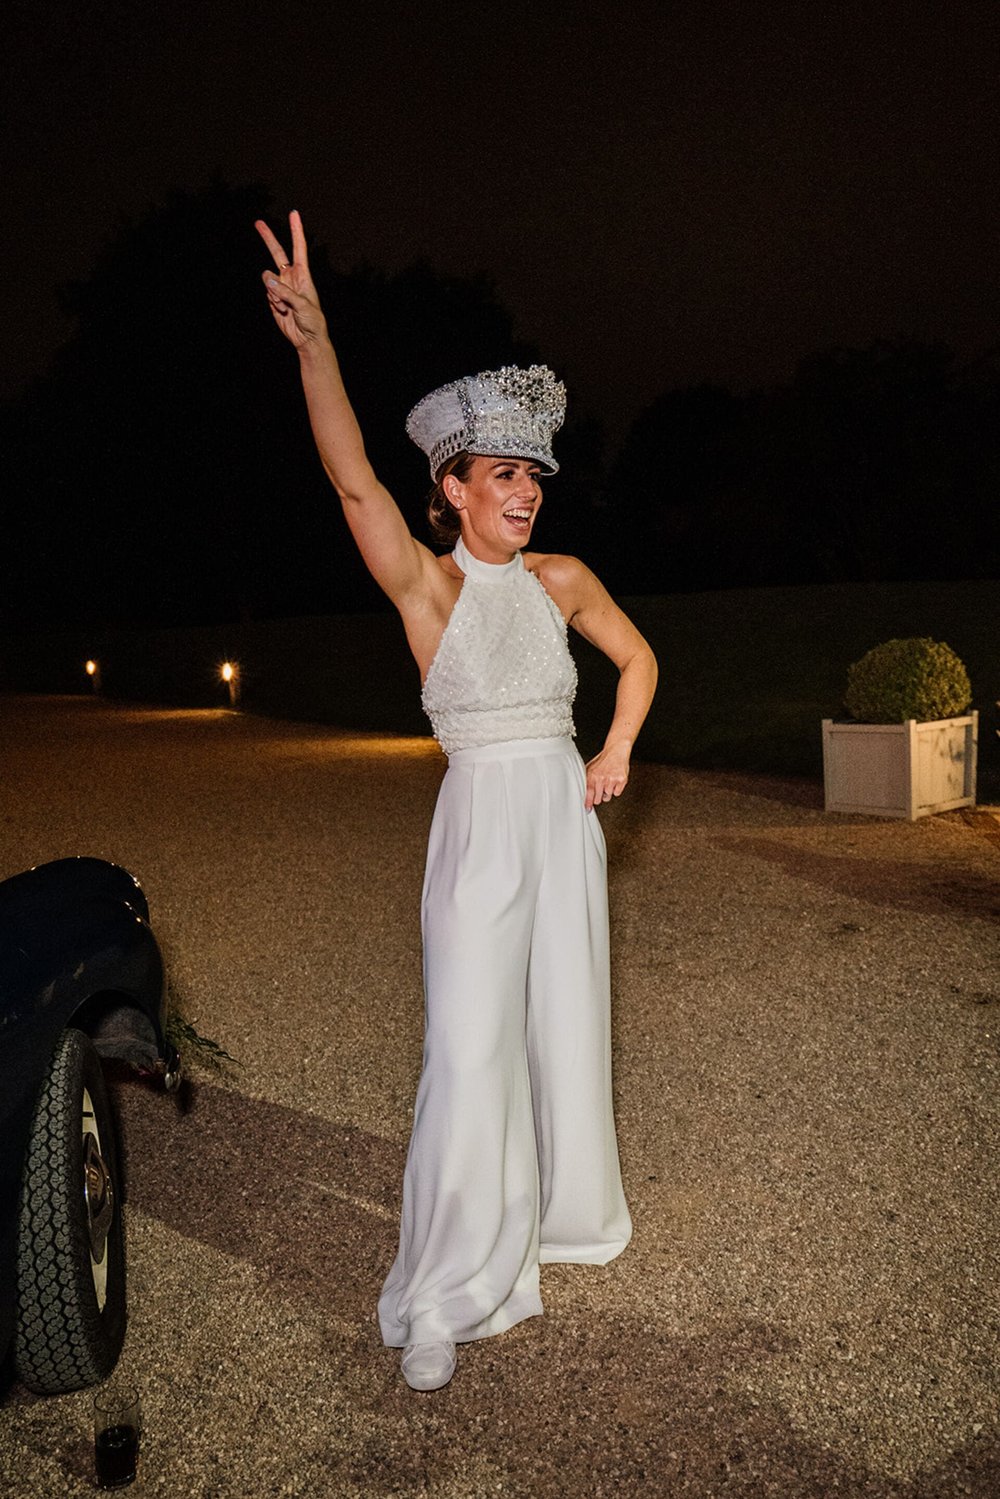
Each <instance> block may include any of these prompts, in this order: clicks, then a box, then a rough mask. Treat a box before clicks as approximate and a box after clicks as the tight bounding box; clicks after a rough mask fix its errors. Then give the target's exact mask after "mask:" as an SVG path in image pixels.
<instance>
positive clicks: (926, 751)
mask: <svg viewBox="0 0 1000 1499" xmlns="http://www.w3.org/2000/svg"><path fill="white" fill-rule="evenodd" d="M978 725H979V715H978V713H975V712H973V713H966V714H964V715H963V716H962V717H961V718H942V719H938V720H937V721H935V722H933V723H918V722H917V720H916V719H913V718H910V719H907V721H906V723H841V722H839V721H838V720H837V719H833V718H824V720H823V789H824V793H825V797H826V810H827V811H828V812H864V813H868V814H870V815H871V816H872V817H905V818H906V819H907V821H909V822H914V821H915V820H916V819H917V818H918V817H927V816H929V814H930V813H932V812H951V811H952V810H953V809H954V808H955V807H970V806H972V805H973V803H974V802H975V800H976V734H977V730H978Z"/></svg>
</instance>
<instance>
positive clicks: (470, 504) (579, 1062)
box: [257, 213, 656, 1390]
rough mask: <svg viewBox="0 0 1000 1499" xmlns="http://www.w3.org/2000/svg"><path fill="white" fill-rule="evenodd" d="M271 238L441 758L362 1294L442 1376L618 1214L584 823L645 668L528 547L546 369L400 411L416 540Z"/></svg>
mask: <svg viewBox="0 0 1000 1499" xmlns="http://www.w3.org/2000/svg"><path fill="white" fill-rule="evenodd" d="M290 223H291V233H292V247H293V249H292V259H291V261H289V260H288V257H287V256H286V254H285V251H284V249H283V247H282V245H281V244H280V242H279V241H278V240H277V238H276V237H275V235H274V234H273V233H272V232H271V230H270V229H269V228H268V227H267V225H266V224H263V223H258V225H257V228H258V230H259V232H260V234H261V237H262V238H263V240H264V242H265V244H266V245H267V246H268V249H269V250H270V252H271V254H272V256H273V258H274V263H275V266H276V267H277V273H275V272H272V271H268V272H265V274H264V284H265V287H266V289H267V296H268V301H269V303H270V307H271V311H272V313H273V315H274V319H275V322H276V323H277V325H278V327H279V328H280V330H281V332H282V333H283V334H284V335H285V337H286V338H287V339H288V341H289V342H290V343H291V344H292V345H293V346H294V348H295V349H296V350H297V351H298V355H299V366H300V372H301V376H302V383H303V387H304V390H305V396H306V402H307V405H308V408H309V417H310V421H311V423H312V429H313V435H314V437H315V439H316V445H317V447H318V449H319V453H320V457H321V459H322V461H323V466H324V468H325V470H326V472H327V474H328V476H329V478H330V481H331V483H332V484H333V485H334V487H335V489H336V491H337V493H338V495H339V496H340V500H341V504H342V505H343V509H344V514H345V517H346V519H347V523H348V525H349V527H350V529H351V532H352V534H353V536H354V540H355V542H356V543H357V546H358V548H359V550H360V552H361V555H362V557H363V558H364V560H365V562H366V564H367V566H368V568H369V570H370V572H371V573H372V576H373V577H374V578H375V580H376V582H377V583H378V584H379V585H380V587H381V588H383V589H384V591H385V592H386V594H388V596H389V598H390V599H391V600H392V601H393V603H394V604H395V605H396V607H397V609H398V610H399V613H400V615H401V616H402V620H403V624H404V626H405V629H406V635H407V640H408V641H409V645H410V649H411V651H412V652H413V656H414V659H415V660H416V663H417V666H418V668H419V670H420V676H421V680H422V681H423V702H424V707H425V708H426V710H427V713H428V715H429V717H430V719H431V723H432V725H433V728H434V733H435V735H436V737H437V739H438V741H439V743H440V745H441V747H442V749H443V750H444V751H445V753H446V754H447V755H448V771H447V774H446V775H445V778H444V781H443V783H442V786H441V791H440V795H439V797H438V803H437V808H436V810H435V813H434V820H433V823H432V826H431V832H430V841H429V847H428V855H427V869H426V875H425V880H424V895H423V910H422V915H423V938H424V980H425V990H426V1031H425V1043H424V1066H423V1072H422V1075H421V1079H420V1086H419V1090H418V1093H417V1102H416V1107H415V1110H414V1122H413V1134H412V1138H411V1141H410V1150H409V1155H408V1157H407V1164H406V1172H405V1176H404V1181H403V1209H402V1220H401V1227H400V1243H399V1252H398V1254H397V1256H396V1260H395V1263H394V1264H393V1266H392V1269H391V1270H390V1272H389V1275H388V1277H387V1279H386V1282H385V1285H384V1287H383V1291H382V1296H381V1299H380V1302H379V1319H380V1324H381V1329H382V1336H383V1339H384V1341H385V1343H386V1344H387V1345H388V1346H390V1347H398V1348H402V1349H403V1350H404V1351H403V1358H402V1370H403V1375H404V1378H405V1379H406V1381H407V1383H408V1384H409V1385H410V1386H411V1388H413V1389H416V1390H433V1389H439V1388H440V1387H441V1386H442V1385H445V1384H447V1383H448V1381H449V1379H450V1378H451V1376H452V1374H453V1372H454V1369H455V1345H456V1343H463V1342H472V1341H474V1340H475V1339H478V1338H484V1337H489V1336H491V1335H493V1334H494V1333H499V1332H503V1331H504V1330H505V1329H506V1328H508V1327H511V1326H513V1324H514V1323H516V1322H519V1321H521V1320H522V1319H523V1318H525V1317H531V1316H536V1315H538V1314H539V1313H540V1312H541V1310H542V1304H541V1298H540V1294H539V1268H538V1267H539V1264H540V1263H542V1262H545V1261H549V1260H557V1261H566V1262H575V1263H590V1264H604V1263H606V1262H607V1261H608V1260H610V1259H613V1258H614V1257H615V1255H617V1254H620V1253H621V1251H622V1250H623V1249H624V1248H625V1246H626V1244H627V1243H628V1241H629V1237H630V1235H631V1231H632V1225H631V1221H630V1219H629V1213H628V1208H627V1207H626V1204H625V1197H624V1193H623V1191H622V1183H621V1174H620V1171H619V1165H618V1147H617V1141H616V1136H615V1123H614V1114H613V1110H612V1098H611V1056H610V1051H611V1041H610V978H609V972H610V968H609V952H608V904H607V878H606V862H605V847H604V837H603V834H602V832H601V827H600V824H599V822H598V820H597V817H596V814H595V811H594V808H595V806H596V805H597V804H598V803H601V802H606V801H609V800H610V799H611V797H613V796H619V795H620V794H621V792H622V791H623V790H624V788H625V785H626V782H627V780H628V773H629V762H630V757H631V752H632V745H633V743H634V741H635V737H636V734H637V733H638V732H639V729H640V727H641V726H642V723H643V720H644V719H645V716H646V713H647V711H648V709H649V705H650V701H651V699H652V695H653V689H654V687H655V683H656V663H655V661H654V659H653V654H652V652H651V651H650V649H649V646H648V645H647V644H646V642H645V641H644V640H643V638H642V636H641V635H640V634H639V632H638V630H637V629H636V628H635V626H634V625H633V624H632V623H631V621H630V620H629V619H628V618H627V617H626V616H625V615H624V614H623V613H622V611H621V610H620V609H619V608H618V606H617V605H616V604H615V603H614V602H613V600H612V599H611V598H610V597H609V595H608V594H607V592H606V591H605V589H604V588H603V587H602V586H601V584H600V583H599V581H598V580H597V578H596V577H595V576H594V574H593V573H592V572H590V570H589V569H588V568H586V567H584V565H583V564H582V563H581V562H579V561H577V559H576V558H574V557H564V556H557V555H554V554H551V553H545V552H534V551H528V550H527V546H528V543H529V541H530V539H531V535H532V531H533V528H534V525H535V522H536V519H537V517H538V512H539V509H540V507H541V504H542V491H541V482H540V481H541V478H542V476H543V475H546V474H554V473H555V472H556V471H557V469H558V464H557V463H556V461H555V459H554V457H553V455H552V437H553V434H554V433H555V432H556V431H557V430H558V429H559V427H560V426H561V425H562V421H563V415H564V412H565V405H566V392H565V390H564V388H563V386H562V385H561V384H559V383H558V382H557V380H556V379H555V376H554V375H553V374H552V372H551V370H549V369H546V368H545V367H544V366H542V365H532V366H531V368H530V369H518V368H515V367H511V366H507V367H505V368H503V369H499V370H486V371H483V372H482V373H480V374H478V375H470V376H466V377H464V378H462V379H460V380H455V381H453V382H451V383H450V384H448V385H444V386H442V387H441V388H440V389H438V390H435V391H432V392H431V393H430V394H429V395H427V396H425V397H424V398H423V400H422V401H420V402H418V404H417V405H416V406H415V407H414V408H413V410H412V411H411V412H410V415H409V417H408V419H407V424H406V426H407V432H408V433H409V435H410V436H411V437H412V438H413V440H414V441H415V442H416V443H417V444H418V446H419V447H420V448H422V450H423V451H424V452H425V453H426V455H427V458H428V461H429V464H430V471H431V478H432V479H433V481H434V485H435V488H434V492H433V494H432V496H431V502H430V520H431V527H432V530H433V531H434V534H435V535H436V537H437V539H439V540H441V541H443V542H445V543H446V544H448V545H453V547H454V550H453V551H452V552H450V554H448V555H446V556H443V557H437V556H435V555H434V553H433V552H431V551H430V550H429V548H427V547H426V546H424V545H423V544H422V543H421V542H419V541H417V540H416V538H414V537H413V536H411V535H410V533H409V531H408V529H407V527H406V523H405V521H404V519H403V516H402V514H401V512H400V511H399V509H398V507H397V506H396V504H395V501H394V500H393V499H392V497H391V495H390V494H389V493H388V492H387V491H386V489H385V488H384V487H383V486H382V484H381V483H380V482H379V481H378V479H377V478H376V476H375V473H374V470H373V469H372V466H371V464H370V462H369V460H368V457H367V454H366V452H365V448H364V443H363V441H362V437H361V432H360V429H359V427H358V423H357V420H356V418H355V415H354V411H353V409H352V407H351V404H350V402H349V400H348V398H347V393H346V391H345V390H344V385H343V381H342V379H341V376H340V370H339V366H338V364H337V358H336V355H335V354H334V351H333V346H332V344H331V342H330V339H329V335H328V333H327V327H326V321H325V319H324V317H323V314H322V311H321V310H320V307H319V303H318V300H317V297H316V290H315V287H314V285H313V282H312V278H311V276H310V273H309V263H308V256H307V252H306V243H305V235H304V232H303V229H302V222H301V220H300V218H299V215H298V214H297V213H293V214H292V215H291V221H290ZM567 626H572V627H573V628H574V629H575V630H577V631H579V633H580V634H582V635H583V636H584V637H585V638H586V639H587V640H589V641H591V643H592V644H594V645H596V646H597V647H598V648H599V649H600V650H602V651H603V652H604V653H605V654H606V655H607V656H608V657H610V659H611V660H612V661H613V662H614V663H615V665H616V666H617V667H618V669H619V673H620V677H619V685H618V693H617V699H616V705H615V714H614V718H613V721H612V724H611V728H610V730H609V732H608V735H607V738H606V740H605V743H604V746H603V748H602V750H601V751H600V753H599V754H598V755H596V756H595V757H594V758H593V759H592V760H591V761H590V763H589V764H588V765H586V766H584V764H583V762H582V761H581V759H580V756H579V755H578V754H577V751H576V748H575V746H574V744H573V733H574V730H573V699H574V695H575V692H576V669H575V667H574V665H573V660H572V657H571V656H570V653H569V650H568V647H567Z"/></svg>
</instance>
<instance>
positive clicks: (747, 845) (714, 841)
mask: <svg viewBox="0 0 1000 1499" xmlns="http://www.w3.org/2000/svg"><path fill="white" fill-rule="evenodd" d="M708 842H709V843H710V844H711V845H712V846H713V847H714V848H720V849H725V850H726V851H727V852H729V853H736V854H744V855H750V856H751V857H752V858H756V859H764V860H765V861H766V862H767V863H769V864H775V865H777V866H778V867H779V868H780V869H782V870H783V871H784V872H785V873H786V874H788V875H791V876H792V878H793V879H799V880H806V881H808V883H809V884H811V885H819V886H821V887H822V888H823V889H824V890H831V891H833V892H834V893H835V894H837V895H844V896H847V897H849V898H850V899H852V900H866V901H870V902H871V904H872V905H876V906H895V907H898V908H899V909H900V910H905V911H919V912H922V913H926V914H930V915H936V916H937V915H941V914H953V913H954V912H956V911H958V912H960V913H961V914H962V915H963V916H974V917H978V918H979V920H981V921H1000V887H998V885H997V882H996V880H995V879H989V878H987V877H986V876H985V875H980V874H976V873H974V872H972V871H970V870H964V869H957V868H955V867H954V866H950V865H947V864H933V863H927V864H914V863H903V862H901V861H897V860H893V859H871V858H865V859H864V860H862V859H851V858H844V857H835V856H833V855H830V854H823V853H820V852H819V851H818V850H817V849H810V848H801V847H790V846H789V845H788V844H785V843H780V842H778V841H777V840H776V839H774V838H767V837H754V836H752V835H748V836H741V837H738V838H732V837H725V836H716V837H711V838H709V839H708Z"/></svg>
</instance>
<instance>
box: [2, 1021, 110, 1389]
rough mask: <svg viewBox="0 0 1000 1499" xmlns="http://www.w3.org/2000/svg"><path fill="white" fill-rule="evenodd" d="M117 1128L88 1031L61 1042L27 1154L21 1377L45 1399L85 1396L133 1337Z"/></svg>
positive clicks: (20, 1267) (18, 1349) (18, 1335)
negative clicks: (128, 1332) (128, 1333)
mask: <svg viewBox="0 0 1000 1499" xmlns="http://www.w3.org/2000/svg"><path fill="white" fill-rule="evenodd" d="M121 1202H122V1199H121V1190H120V1180H119V1171H118V1152H117V1149H116V1139H115V1129H114V1120H113V1116H112V1113H111V1104H110V1101H109V1099H108V1091H107V1087H106V1086H105V1082H104V1074H103V1072H102V1070H101V1063H100V1058H99V1057H98V1055H97V1053H96V1051H95V1050H94V1048H93V1046H92V1045H91V1043H90V1041H89V1040H88V1038H87V1037H86V1036H85V1035H84V1034H83V1033H82V1031H76V1030H67V1031H64V1032H63V1034H62V1036H61V1037H60V1038H59V1044H58V1045H57V1046H56V1049H55V1051H54V1052H53V1055H52V1060H51V1062H50V1064H49V1070H48V1073H47V1074H46V1078H45V1081H44V1083H43V1084H42V1088H41V1091H40V1093H39V1095H38V1102H37V1103H36V1105H35V1113H34V1117H33V1119H32V1123H31V1134H30V1137H29V1141H28V1149H27V1152H26V1155H25V1164H24V1176H23V1180H22V1187H21V1200H20V1207H19V1220H18V1247H17V1323H16V1328H15V1335H14V1360H15V1365H16V1368H17V1373H18V1376H19V1378H20V1379H21V1380H22V1382H23V1383H24V1384H26V1385H27V1386H28V1388H29V1389H31V1390H35V1391H37V1392H38V1393H39V1394H47V1395H56V1394H63V1393H65V1392H67V1391H69V1390H79V1389H83V1388H84V1387H85V1386H87V1385H92V1384H96V1383H97V1382H98V1381H100V1380H101V1379H104V1378H105V1377H106V1376H107V1375H108V1374H110V1372H111V1370H112V1369H113V1368H114V1366H115V1364H116V1362H117V1360H118V1355H119V1353H120V1352H121V1347H122V1343H123V1341H124V1338H125V1320H126V1313H125V1244H124V1235H123V1227H122V1210H121Z"/></svg>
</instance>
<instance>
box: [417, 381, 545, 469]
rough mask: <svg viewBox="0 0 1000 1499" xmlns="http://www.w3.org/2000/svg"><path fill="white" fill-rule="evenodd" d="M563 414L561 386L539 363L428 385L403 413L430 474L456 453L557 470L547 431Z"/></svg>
mask: <svg viewBox="0 0 1000 1499" xmlns="http://www.w3.org/2000/svg"><path fill="white" fill-rule="evenodd" d="M565 415H566V387H565V385H563V384H562V382H561V381H558V380H556V377H555V375H554V374H553V373H552V371H551V370H550V369H548V368H547V367H546V366H545V365H544V364H533V365H531V366H530V368H528V369H526V370H524V369H520V368H518V366H517V365H516V364H508V365H505V366H504V367H503V369H500V370H484V371H483V372H482V374H480V375H466V376H465V377H464V378H463V379H461V380H453V381H452V382H451V384H450V385H442V386H441V387H440V389H439V390H432V391H431V393H430V395H429V396H424V398H423V400H422V401H418V402H417V404H416V405H415V406H414V408H413V410H412V411H411V412H410V414H409V416H408V417H407V418H406V431H407V435H408V436H409V437H412V439H413V441H414V442H415V443H416V444H417V447H418V448H422V449H423V451H424V452H425V453H426V454H427V457H428V458H429V459H430V465H431V478H432V479H436V478H437V476H438V472H439V471H440V469H441V465H442V464H444V463H447V461H448V459H449V458H454V456H455V454H456V453H462V452H465V453H476V454H479V455H482V456H483V457H487V458H491V457H493V455H494V454H496V455H497V456H498V457H501V458H530V459H531V460H532V461H533V462H535V463H537V464H538V466H539V467H540V468H541V469H542V470H543V471H544V472H545V473H547V474H554V473H557V472H558V470H559V465H558V463H557V462H556V461H555V459H554V458H553V456H552V434H553V432H557V431H558V430H559V428H560V427H561V426H562V424H563V417H564V416H565Z"/></svg>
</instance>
